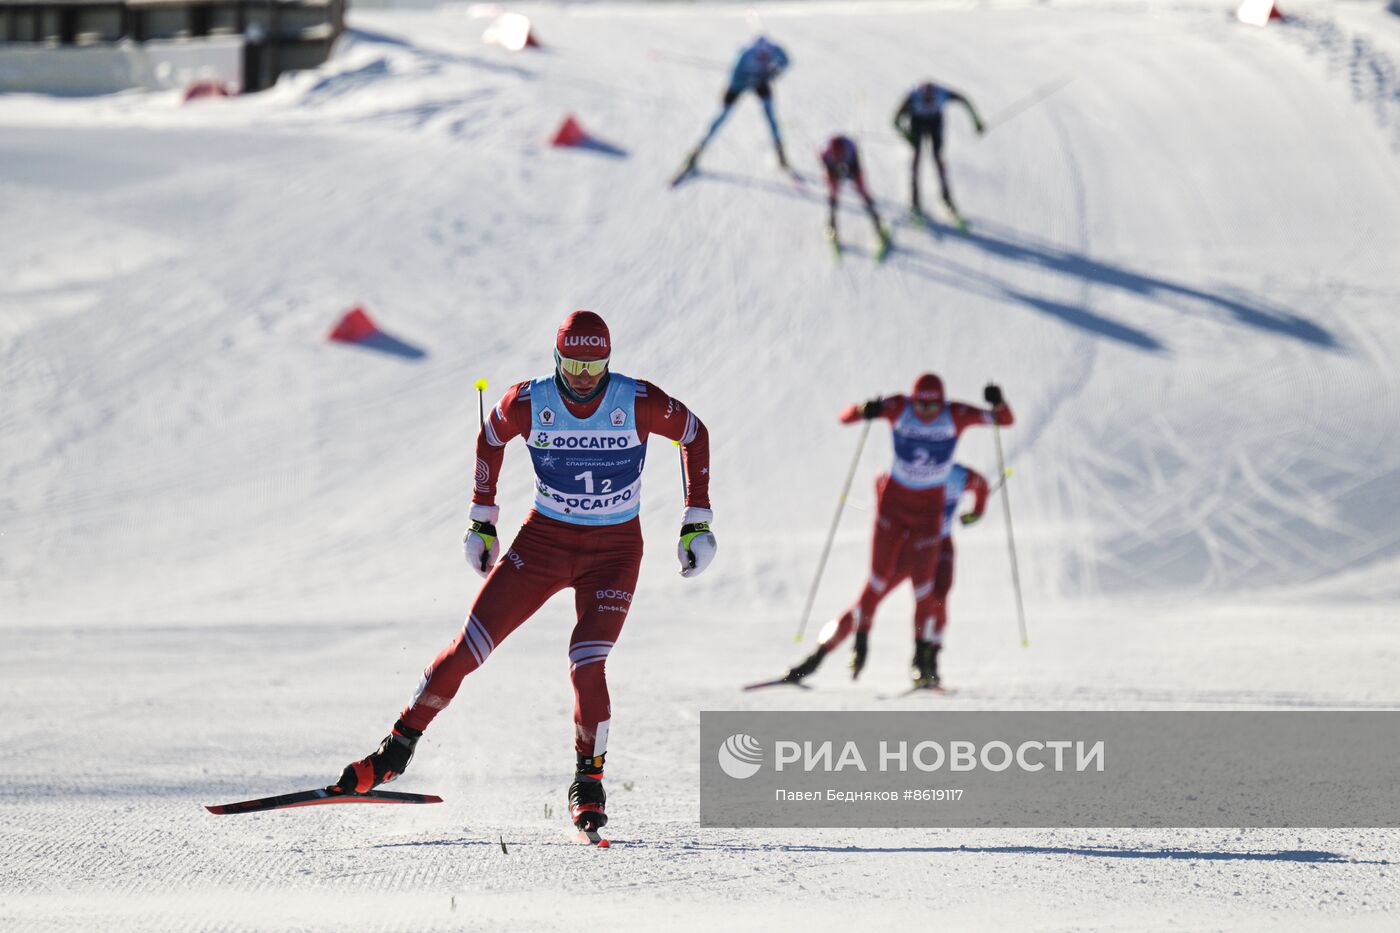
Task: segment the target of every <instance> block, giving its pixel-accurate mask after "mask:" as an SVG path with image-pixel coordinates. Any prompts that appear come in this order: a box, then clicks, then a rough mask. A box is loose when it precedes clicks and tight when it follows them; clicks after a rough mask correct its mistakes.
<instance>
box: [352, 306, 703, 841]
mask: <svg viewBox="0 0 1400 933" xmlns="http://www.w3.org/2000/svg"><path fill="white" fill-rule="evenodd" d="M611 353H612V340H611V335H610V334H609V332H608V326H607V324H606V323H604V321H603V319H602V318H601V317H599V316H598V315H597V314H595V313H593V312H592V311H575V312H573V313H572V314H570V315H569V316H568V317H567V318H565V320H564V323H563V324H562V325H561V326H560V328H559V331H558V333H557V334H556V336H555V344H554V362H555V368H554V372H553V373H551V374H550V375H548V376H544V377H542V378H539V379H534V380H531V381H528V382H521V383H517V384H516V385H514V386H512V387H511V388H510V389H509V390H508V391H507V392H506V394H505V395H504V396H503V397H502V398H501V400H500V402H499V403H498V404H497V405H496V406H495V408H493V409H492V410H491V415H490V417H489V418H488V419H487V420H486V421H485V423H484V424H483V425H482V427H481V430H480V432H479V433H478V435H477V442H476V484H475V489H474V492H473V495H472V507H471V516H470V517H471V524H470V526H469V528H468V530H467V534H466V538H465V541H464V546H465V550H466V556H467V562H468V563H469V564H470V565H471V567H472V569H473V570H475V571H476V572H477V573H479V574H481V575H483V576H485V577H486V583H485V584H484V585H483V586H482V588H481V591H480V592H479V593H478V594H477V597H476V601H475V603H473V605H472V609H471V612H470V613H469V614H468V616H467V619H466V622H465V624H464V625H463V627H462V630H461V631H460V632H459V633H458V634H457V637H456V638H454V639H453V640H452V642H451V643H450V644H448V646H447V647H446V648H445V649H443V651H442V653H441V654H439V655H438V656H437V657H436V658H435V659H434V660H433V662H432V663H431V664H429V665H428V668H427V670H426V671H424V673H423V679H422V681H421V682H420V683H419V684H418V690H417V691H416V692H415V693H414V695H413V699H412V700H411V701H410V702H409V704H408V706H406V707H405V708H404V710H403V712H402V713H401V714H400V716H399V719H398V721H397V722H396V723H394V727H393V731H392V732H390V734H389V735H388V736H386V737H385V739H384V741H383V742H381V743H380V745H379V748H378V749H377V750H375V751H374V752H373V753H371V754H370V755H368V756H367V757H365V758H362V759H360V760H359V761H356V762H353V763H352V764H350V765H347V766H346V768H345V770H344V771H343V772H342V774H341V776H340V779H339V782H338V786H339V787H340V788H341V789H342V790H343V791H345V792H347V793H348V792H356V793H363V792H365V791H367V790H369V789H370V788H372V787H374V786H376V785H378V784H381V783H383V782H385V781H391V780H393V779H394V778H395V777H397V776H398V775H400V774H402V773H403V771H404V769H405V768H406V767H407V766H408V763H409V761H410V759H412V757H413V750H414V746H415V744H416V743H417V741H418V739H419V737H420V736H422V734H423V731H424V730H425V729H427V728H428V725H429V724H430V723H431V722H432V721H433V718H434V717H436V716H437V714H438V713H440V712H441V711H442V710H444V709H445V708H446V707H447V705H448V703H450V702H451V700H452V698H453V697H454V696H456V695H457V689H458V687H459V686H460V685H461V682H462V678H463V677H465V676H466V675H468V674H470V673H471V672H472V671H474V670H476V669H477V668H478V667H480V666H481V665H482V664H483V663H484V662H485V661H486V659H487V657H489V656H490V655H491V653H492V652H493V651H495V650H496V648H497V647H499V646H500V644H501V642H502V641H504V640H505V638H506V636H508V635H509V634H510V633H511V632H512V631H514V630H515V629H516V627H517V626H519V625H520V624H521V623H522V622H524V621H525V620H526V619H528V618H529V617H530V616H531V615H533V614H534V613H535V611H536V610H538V609H539V608H540V606H542V605H543V604H544V603H545V601H546V600H548V599H549V598H550V597H551V596H553V595H554V594H555V593H558V592H559V591H560V590H563V589H568V588H572V589H573V590H574V604H575V608H576V611H577V613H578V622H577V624H576V625H575V626H574V630H573V634H572V635H571V637H570V639H569V678H570V680H571V681H572V683H573V688H574V698H575V705H574V751H575V753H576V768H575V776H574V781H573V784H572V785H571V786H570V788H569V813H570V816H571V817H572V819H573V821H574V825H575V826H577V827H578V829H579V830H580V831H582V832H585V833H592V834H595V835H596V833H597V830H598V829H600V828H602V827H603V825H604V824H606V823H607V820H608V818H607V813H606V802H607V795H606V793H604V791H603V783H602V782H603V762H604V759H605V758H606V757H607V749H608V729H609V725H610V723H611V721H612V712H611V707H610V704H609V699H608V685H607V678H606V676H605V668H606V662H607V658H608V654H609V652H611V651H612V648H613V645H614V644H615V643H616V642H617V638H618V635H619V634H620V633H621V631H622V624H623V621H624V620H625V619H626V618H627V612H628V610H629V609H630V608H631V607H632V598H633V593H634V591H635V590H636V584H637V576H638V573H639V571H640V569H641V561H642V531H641V523H640V521H639V520H638V517H637V514H638V510H639V507H640V502H641V482H642V464H643V460H644V458H645V456H646V442H647V437H648V436H649V435H651V434H659V435H661V436H662V437H666V438H670V439H671V440H673V441H677V442H678V443H679V444H680V445H681V450H682V457H683V460H684V464H685V468H686V470H685V473H686V477H687V486H686V498H685V503H686V510H685V515H684V517H683V518H682V520H681V528H680V542H679V544H678V546H677V555H678V557H679V559H680V572H681V576H683V577H693V576H696V575H698V574H700V573H701V572H703V571H704V570H705V568H706V567H708V566H709V564H710V561H712V560H713V559H714V556H715V550H716V544H715V538H714V535H713V533H712V532H711V531H710V520H711V517H712V516H711V512H710V500H709V482H710V475H709V474H710V469H709V460H710V441H709V434H708V432H707V431H706V429H705V425H704V424H702V423H701V421H700V419H699V418H697V417H695V415H694V414H693V413H692V412H691V411H690V410H689V409H688V408H687V407H686V406H685V405H684V404H682V403H681V402H680V401H679V400H677V399H674V398H671V397H670V396H668V395H667V394H666V393H665V392H663V391H661V390H660V389H658V388H657V387H656V386H655V385H653V384H651V383H649V382H645V381H643V380H640V379H633V378H631V377H629V376H624V375H622V374H621V373H616V372H612V371H611V369H610V361H611ZM514 437H520V438H522V439H523V440H524V442H525V444H526V447H527V448H528V449H529V451H530V458H531V460H532V461H533V465H534V469H535V479H536V482H535V502H534V509H533V510H532V511H531V512H530V514H529V515H528V516H526V519H525V523H524V524H523V525H522V526H521V528H520V531H519V532H518V533H517V534H516V536H515V539H514V540H513V541H511V542H510V547H509V548H504V549H503V547H502V543H501V541H500V540H498V537H497V532H496V522H497V520H498V518H499V515H500V509H499V507H498V506H497V505H496V481H497V477H498V476H499V474H500V469H501V463H502V460H503V459H504V456H505V446H506V443H507V442H508V441H510V440H511V438H514ZM503 550H504V553H505V560H498V558H499V557H500V555H501V553H502V551H503Z"/></svg>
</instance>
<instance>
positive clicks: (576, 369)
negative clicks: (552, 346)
mask: <svg viewBox="0 0 1400 933" xmlns="http://www.w3.org/2000/svg"><path fill="white" fill-rule="evenodd" d="M554 362H555V363H556V364H558V366H559V369H560V370H561V371H563V372H566V373H568V374H569V375H570V376H582V375H583V374H584V373H587V374H588V375H590V376H601V375H603V373H605V372H607V371H608V360H607V357H604V358H603V359H601V360H571V359H569V358H568V357H567V356H560V355H559V351H558V350H555V351H554Z"/></svg>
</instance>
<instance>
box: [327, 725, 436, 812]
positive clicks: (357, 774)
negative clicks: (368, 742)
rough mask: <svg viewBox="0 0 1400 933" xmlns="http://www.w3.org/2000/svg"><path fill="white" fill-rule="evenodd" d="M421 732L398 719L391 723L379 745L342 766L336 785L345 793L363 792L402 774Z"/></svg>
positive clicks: (411, 757) (411, 756)
mask: <svg viewBox="0 0 1400 933" xmlns="http://www.w3.org/2000/svg"><path fill="white" fill-rule="evenodd" d="M422 735H423V733H422V732H420V731H419V730H417V729H414V728H413V727H411V726H407V725H405V724H404V721H403V720H402V719H400V720H399V721H398V722H396V723H394V731H393V732H390V733H389V734H388V735H386V736H385V737H384V741H383V742H380V743H379V748H377V749H375V751H374V752H372V753H371V754H370V755H369V756H368V757H365V758H361V759H360V760H359V761H355V762H351V763H350V764H348V765H346V766H345V770H344V771H342V772H340V780H338V781H336V783H335V786H336V787H339V788H340V789H341V791H343V792H344V793H347V794H363V793H364V792H365V791H368V790H372V789H373V788H375V787H378V786H379V785H380V784H384V783H386V782H388V781H392V780H393V779H394V778H396V777H398V776H399V775H400V774H403V772H404V769H406V768H407V767H408V763H409V762H410V761H412V760H413V748H414V746H415V745H417V744H418V739H419V738H421V737H422Z"/></svg>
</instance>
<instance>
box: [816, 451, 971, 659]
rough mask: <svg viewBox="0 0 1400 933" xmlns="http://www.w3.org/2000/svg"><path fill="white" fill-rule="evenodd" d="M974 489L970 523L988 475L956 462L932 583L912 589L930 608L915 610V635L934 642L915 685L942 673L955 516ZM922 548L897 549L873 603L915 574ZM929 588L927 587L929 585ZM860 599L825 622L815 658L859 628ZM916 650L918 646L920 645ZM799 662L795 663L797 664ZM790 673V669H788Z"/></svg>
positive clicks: (867, 621)
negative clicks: (964, 497)
mask: <svg viewBox="0 0 1400 933" xmlns="http://www.w3.org/2000/svg"><path fill="white" fill-rule="evenodd" d="M965 492H967V493H971V494H972V496H973V503H972V511H971V512H964V513H963V515H962V523H963V524H964V525H971V524H973V523H975V522H977V521H979V520H981V518H982V514H983V513H984V512H985V511H986V510H987V498H988V496H989V495H990V492H991V488H990V487H989V486H988V485H987V481H986V479H984V478H983V476H982V474H981V473H978V472H977V471H976V470H973V469H970V468H969V467H965V466H963V465H962V464H961V463H955V464H953V471H952V474H951V475H950V476H949V478H948V482H947V483H946V484H945V485H944V487H943V536H942V538H941V539H940V540H939V542H938V544H937V546H936V548H937V549H936V552H935V556H934V568H935V569H934V575H933V582H932V583H925V584H924V587H925V589H924V590H922V591H921V590H919V589H918V588H917V585H916V588H915V590H914V599H915V602H918V601H920V600H923V599H925V598H926V597H931V598H929V599H928V607H929V612H928V613H927V614H920V613H917V612H916V613H915V615H914V641H915V643H916V644H918V643H919V642H927V643H928V644H929V645H930V646H931V647H930V648H929V649H928V651H929V658H928V663H927V664H926V665H922V666H921V665H920V664H919V663H918V661H917V660H916V661H915V664H914V670H913V672H912V673H913V678H914V685H915V686H917V687H937V686H938V685H939V678H938V653H939V652H940V651H941V650H942V648H943V630H944V629H945V628H946V627H947V625H948V594H949V593H950V592H951V591H952V589H953V569H954V564H955V562H956V558H957V554H956V552H955V551H954V549H953V521H954V519H955V518H956V517H957V511H958V502H959V500H961V498H962V495H963V493H965ZM917 554H918V551H917V550H916V549H915V548H913V547H902V548H900V549H899V562H898V563H897V564H896V565H895V569H894V576H893V577H891V578H890V583H889V586H888V587H886V589H885V591H884V592H883V593H882V594H879V595H878V596H877V597H876V599H875V606H876V607H878V606H879V604H880V603H881V602H883V601H884V598H885V597H886V596H888V595H889V594H890V593H891V592H893V591H894V589H895V588H896V587H897V586H899V585H900V584H901V583H903V582H904V581H905V580H912V579H913V578H914V571H915V569H916V568H915V560H916V555H917ZM930 587H931V588H932V589H931V592H930V591H929V588H930ZM860 605H861V604H860V602H859V601H857V602H856V604H855V605H853V606H851V608H849V609H847V610H846V611H845V612H844V613H842V614H841V616H840V618H837V619H832V620H831V621H830V622H828V623H827V624H826V625H825V626H823V627H822V632H821V641H820V644H819V645H818V648H817V651H816V653H815V654H813V655H812V656H811V657H809V658H808V660H809V661H810V660H811V658H816V660H817V663H818V664H820V663H821V660H822V659H823V658H825V657H826V656H827V655H828V654H830V653H831V651H832V649H834V648H835V647H836V646H837V645H839V644H841V642H843V641H845V640H846V636H847V635H850V634H851V633H852V632H854V631H856V630H857V626H856V618H857V616H858V615H859V613H860ZM861 622H862V625H863V631H866V632H868V631H870V628H871V626H872V625H873V624H874V622H875V616H874V610H873V609H872V610H871V614H870V615H869V616H865V617H863V618H862V619H861ZM916 654H917V649H916ZM799 669H800V668H794V670H799ZM812 670H816V665H815V664H814V665H812ZM789 673H790V674H791V672H789ZM807 673H811V671H808V672H806V673H803V674H800V675H799V676H798V677H796V678H795V679H796V680H801V678H802V677H805V676H806V674H807Z"/></svg>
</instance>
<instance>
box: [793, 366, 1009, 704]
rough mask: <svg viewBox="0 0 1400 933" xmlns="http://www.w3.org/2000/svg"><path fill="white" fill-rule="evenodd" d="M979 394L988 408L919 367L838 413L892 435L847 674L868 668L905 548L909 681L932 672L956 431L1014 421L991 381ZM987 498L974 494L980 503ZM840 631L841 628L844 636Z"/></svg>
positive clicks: (799, 669)
mask: <svg viewBox="0 0 1400 933" xmlns="http://www.w3.org/2000/svg"><path fill="white" fill-rule="evenodd" d="M983 397H984V398H985V399H986V401H987V404H988V405H990V406H991V407H990V408H977V407H975V406H972V405H967V404H964V403H963V402H945V400H944V395H943V380H942V379H940V378H938V376H936V375H934V374H933V373H924V374H923V375H921V376H920V377H919V378H918V379H917V380H916V381H915V383H914V389H913V391H912V392H911V393H910V394H909V395H893V396H888V397H885V398H876V399H871V400H870V401H868V402H866V403H864V404H863V405H850V406H848V407H847V408H846V409H845V410H844V411H843V412H842V413H841V421H842V422H843V423H845V424H853V423H855V422H857V421H861V420H874V419H877V418H878V419H883V420H885V421H888V422H890V427H891V432H890V433H891V435H892V439H893V441H894V464H893V467H892V468H891V470H890V472H889V473H885V474H881V475H880V476H879V477H878V478H877V479H876V482H875V502H876V506H875V536H874V540H873V542H872V544H871V554H870V577H869V579H868V580H867V581H866V584H865V587H864V588H863V589H862V591H861V594H860V599H859V600H858V601H857V602H856V604H855V606H854V607H852V609H851V610H850V612H849V613H848V614H849V616H850V621H849V623H848V627H849V628H850V629H853V630H854V634H855V645H854V648H853V651H852V657H851V676H852V677H859V676H860V672H861V671H862V670H863V669H864V668H865V662H866V656H867V654H868V650H869V635H870V624H871V622H873V621H874V618H875V607H876V606H878V605H879V604H880V601H881V600H882V599H883V598H884V596H885V594H886V593H887V592H889V590H890V588H891V587H892V586H893V585H894V584H895V583H896V582H897V581H898V579H900V578H899V576H898V573H899V565H900V559H901V557H903V556H904V555H905V553H906V552H908V558H907V559H908V561H909V576H910V579H911V580H912V582H913V584H914V594H915V602H914V662H913V666H914V672H915V675H914V680H915V682H916V685H920V684H919V682H920V681H922V682H923V684H922V685H928V684H930V683H931V682H932V681H933V679H934V678H935V677H936V669H935V668H934V664H935V663H936V657H937V653H936V652H935V651H934V650H933V647H934V644H935V641H934V636H935V634H936V633H938V632H939V626H938V623H937V619H938V614H939V613H938V606H937V604H938V602H939V600H938V598H937V597H936V595H935V592H936V586H935V582H936V580H935V578H936V576H937V573H938V559H939V554H940V552H941V551H942V539H943V518H944V510H945V506H946V504H947V498H946V495H945V493H946V492H947V484H948V482H949V480H950V478H951V477H952V475H953V468H954V464H953V458H954V454H955V452H956V449H957V444H958V438H959V437H961V436H962V432H963V431H964V430H966V429H967V428H969V427H972V426H973V425H980V424H997V425H1001V426H1002V427H1008V426H1010V425H1011V424H1012V423H1013V422H1014V418H1013V416H1012V414H1011V407H1010V406H1009V405H1007V404H1006V400H1005V399H1004V398H1003V397H1002V394H1001V389H1000V388H999V387H998V386H996V385H988V386H987V388H986V390H985V391H984V393H983ZM984 485H985V482H984ZM958 492H959V493H960V492H961V490H959V491H958ZM984 504H985V503H984V501H983V500H980V499H979V507H980V506H982V505H984ZM975 511H980V508H978V509H975ZM950 569H951V568H950ZM949 582H950V583H951V576H950V578H949ZM840 630H841V624H840V622H839V621H838V622H837V626H836V630H835V631H833V632H830V633H825V634H829V635H831V636H832V637H833V639H834V640H832V641H831V642H830V643H828V642H827V641H825V640H824V641H823V643H822V646H820V647H818V648H817V650H816V651H815V652H813V653H812V654H811V655H810V656H808V657H807V658H806V659H805V660H804V661H803V662H802V663H801V664H798V665H797V666H796V667H794V668H792V669H791V670H790V671H788V673H787V676H786V677H785V678H784V681H785V682H786V683H800V682H801V680H802V679H803V678H804V677H806V676H808V675H810V674H811V673H812V672H813V671H815V670H816V669H817V667H818V665H820V664H821V662H822V660H823V659H824V658H825V657H826V652H827V651H828V650H830V648H831V647H834V646H835V644H836V643H837V642H839V641H840V638H836V637H835V635H836V632H839V631H840ZM844 637H845V636H844V634H842V635H841V638H844Z"/></svg>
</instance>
